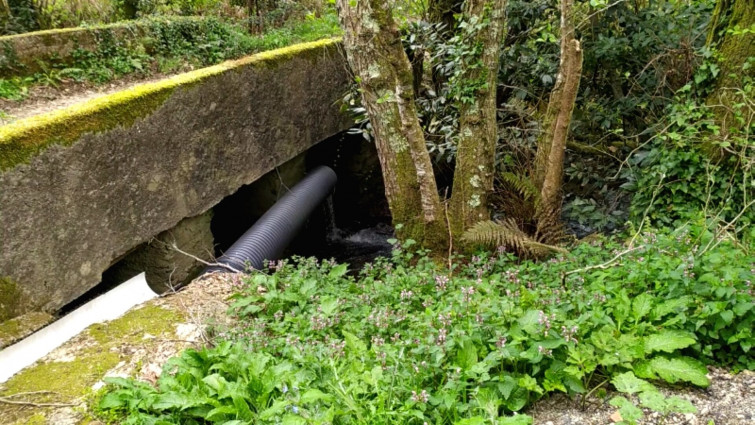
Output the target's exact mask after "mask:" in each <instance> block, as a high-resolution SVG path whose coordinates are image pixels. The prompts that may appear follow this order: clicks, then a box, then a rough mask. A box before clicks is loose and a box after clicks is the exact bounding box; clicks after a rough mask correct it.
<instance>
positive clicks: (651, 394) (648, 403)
mask: <svg viewBox="0 0 755 425" xmlns="http://www.w3.org/2000/svg"><path fill="white" fill-rule="evenodd" d="M639 398H640V404H641V405H642V407H647V408H648V409H650V410H655V411H656V412H660V413H662V414H663V413H666V410H667V409H666V408H667V405H666V397H664V396H663V394H661V393H660V391H657V390H653V391H645V392H642V393H640V395H639Z"/></svg>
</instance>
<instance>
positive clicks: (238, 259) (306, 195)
mask: <svg viewBox="0 0 755 425" xmlns="http://www.w3.org/2000/svg"><path fill="white" fill-rule="evenodd" d="M336 181H337V178H336V173H335V172H334V171H333V170H332V169H330V168H328V167H324V166H322V167H318V168H316V169H314V170H312V171H311V172H310V173H309V174H308V175H307V176H306V177H305V178H304V179H302V180H301V181H300V182H299V183H298V184H296V186H294V187H293V188H292V189H291V190H290V191H289V192H288V193H286V194H285V195H284V196H283V197H282V198H281V199H280V200H278V202H276V203H275V205H273V206H272V208H270V209H269V210H268V211H267V212H266V213H265V215H263V216H262V217H260V219H259V220H257V222H256V223H254V225H253V226H252V227H250V228H249V230H247V231H246V233H244V234H243V235H242V236H241V237H240V238H239V239H238V240H237V241H236V242H235V243H234V244H233V245H231V247H230V248H228V250H227V251H226V252H225V253H224V254H223V255H222V256H221V257H220V258H219V259H218V260H217V262H218V263H219V264H225V265H228V266H230V267H232V268H233V269H235V270H239V271H243V270H246V269H247V268H248V267H251V268H254V269H258V270H259V269H261V268H262V266H263V263H264V261H265V260H277V259H278V258H279V257H280V255H281V254H283V250H284V249H286V247H287V246H288V244H290V243H291V241H292V240H293V239H294V237H295V236H296V234H297V233H299V230H301V228H302V226H304V223H305V222H306V221H307V218H308V217H309V216H310V215H311V214H312V212H313V211H314V210H315V208H317V206H318V205H320V204H321V203H322V202H323V201H324V200H325V199H326V198H327V197H328V196H329V195H330V193H331V192H332V191H333V188H334V187H335V185H336ZM214 271H223V272H228V271H230V270H229V269H228V268H225V267H223V266H219V265H216V266H210V267H207V268H206V269H205V271H204V273H209V272H214Z"/></svg>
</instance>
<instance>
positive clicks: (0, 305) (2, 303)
mask: <svg viewBox="0 0 755 425" xmlns="http://www.w3.org/2000/svg"><path fill="white" fill-rule="evenodd" d="M21 297H22V295H21V290H20V289H19V288H18V284H17V283H16V282H15V281H14V280H13V279H11V278H9V277H3V276H0V322H3V321H5V320H7V319H10V318H12V317H15V316H16V315H17V314H19V313H18V312H19V311H20V307H21V306H20V305H19V301H20V298H21Z"/></svg>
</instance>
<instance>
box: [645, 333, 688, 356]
mask: <svg viewBox="0 0 755 425" xmlns="http://www.w3.org/2000/svg"><path fill="white" fill-rule="evenodd" d="M695 341H696V340H695V338H694V336H693V335H691V334H689V333H687V332H682V331H673V330H664V331H662V332H661V333H658V334H654V335H650V336H648V337H647V338H645V353H647V354H650V353H653V352H655V351H663V352H666V353H673V352H674V351H676V350H681V349H682V348H686V347H689V346H690V345H692V344H694V343H695Z"/></svg>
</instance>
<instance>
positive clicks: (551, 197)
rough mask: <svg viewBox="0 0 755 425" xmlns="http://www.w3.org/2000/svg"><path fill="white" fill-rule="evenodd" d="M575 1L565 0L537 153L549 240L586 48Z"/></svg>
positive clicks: (541, 230) (541, 225)
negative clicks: (577, 31) (579, 37)
mask: <svg viewBox="0 0 755 425" xmlns="http://www.w3.org/2000/svg"><path fill="white" fill-rule="evenodd" d="M573 5H574V0H561V25H560V32H561V42H560V43H561V52H560V53H561V54H560V63H559V68H558V76H557V77H556V84H555V86H554V87H553V90H552V91H551V96H550V100H549V101H548V109H547V110H546V112H545V118H544V120H543V132H542V133H541V135H540V138H539V139H538V146H537V154H536V157H535V184H536V186H537V188H538V189H539V190H540V200H539V203H538V205H537V210H536V217H535V218H536V220H537V232H538V236H539V237H540V238H541V239H543V238H544V239H545V240H548V239H550V238H549V237H548V236H547V234H548V233H551V232H552V231H553V229H555V228H556V227H557V226H558V224H559V223H560V216H561V201H562V194H561V186H562V180H563V174H564V154H565V152H566V139H567V136H568V134H569V124H570V123H571V119H572V112H573V111H574V103H575V102H576V100H577V92H578V91H579V80H580V78H581V76H582V49H581V47H580V43H579V41H578V40H577V39H576V38H575V34H574V19H573V15H572V14H573ZM548 242H552V241H550V240H549V241H548Z"/></svg>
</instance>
